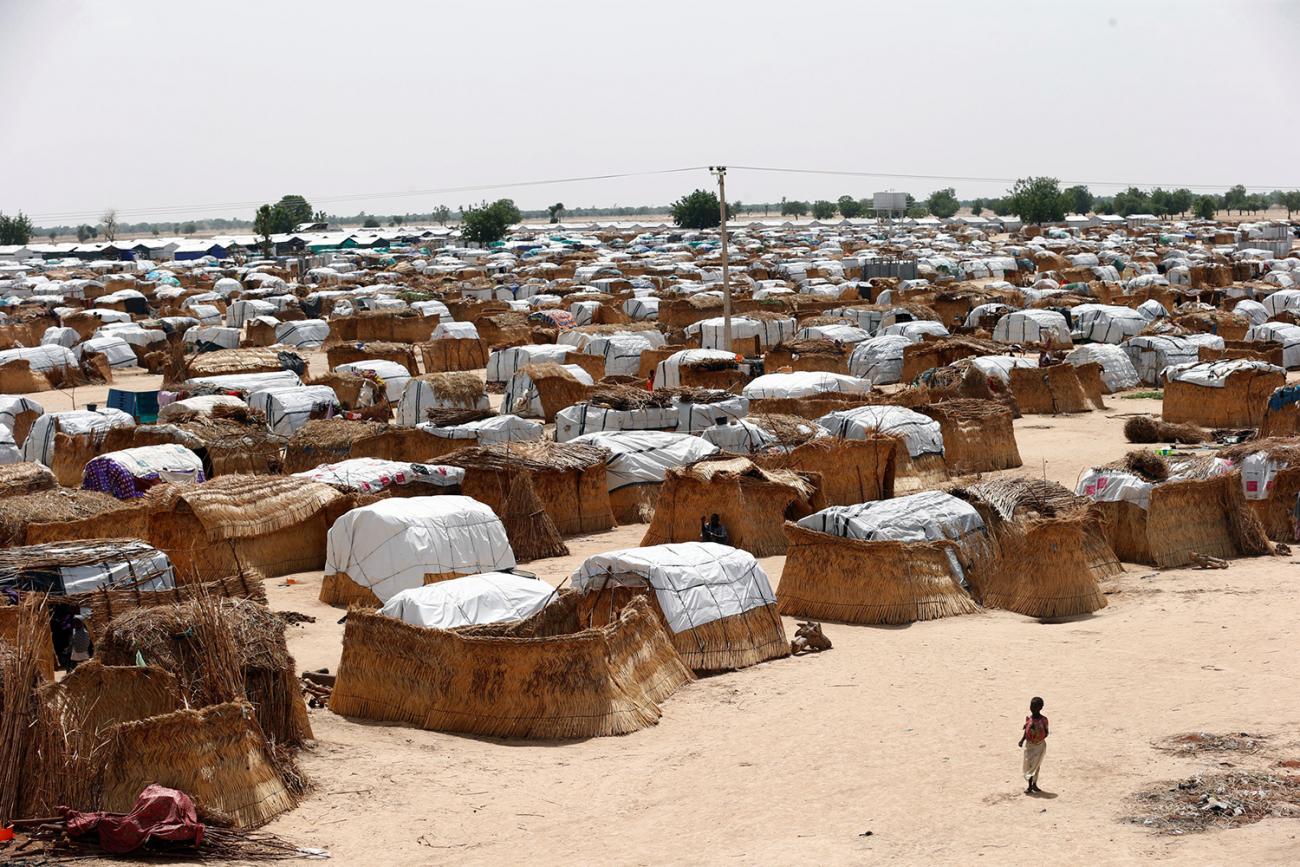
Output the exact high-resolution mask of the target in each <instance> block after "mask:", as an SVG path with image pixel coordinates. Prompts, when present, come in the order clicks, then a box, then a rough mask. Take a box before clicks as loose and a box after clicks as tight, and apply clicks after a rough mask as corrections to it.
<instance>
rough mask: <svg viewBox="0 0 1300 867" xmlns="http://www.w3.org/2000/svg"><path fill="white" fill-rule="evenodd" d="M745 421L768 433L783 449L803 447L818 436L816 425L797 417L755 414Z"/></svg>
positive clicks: (778, 414) (777, 414)
mask: <svg viewBox="0 0 1300 867" xmlns="http://www.w3.org/2000/svg"><path fill="white" fill-rule="evenodd" d="M746 420H747V421H749V422H751V423H753V424H755V425H757V426H758V427H760V428H762V429H763V430H765V431H767V432H768V433H770V434H771V435H772V436H774V437H775V438H776V440H777V444H778V445H781V446H785V447H791V446H799V445H803V444H804V443H806V442H809V441H810V440H812V439H814V438H815V437H816V436H817V434H818V425H817V424H816V423H814V422H812V421H810V420H809V419H806V418H800V417H799V416H797V415H783V414H781V413H757V414H754V415H750V416H749V417H748V418H747V419H746Z"/></svg>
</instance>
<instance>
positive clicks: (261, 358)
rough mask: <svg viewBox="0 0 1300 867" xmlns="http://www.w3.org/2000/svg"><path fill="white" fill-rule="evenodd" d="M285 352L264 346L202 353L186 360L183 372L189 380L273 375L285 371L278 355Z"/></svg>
mask: <svg viewBox="0 0 1300 867" xmlns="http://www.w3.org/2000/svg"><path fill="white" fill-rule="evenodd" d="M285 351H286V350H285V348H284V347H282V346H266V347H249V348H247V349H219V350H217V351H215V352H204V353H200V354H199V355H195V356H192V357H190V358H189V359H188V361H187V363H186V371H185V372H186V375H187V376H188V377H190V378H194V377H199V376H224V375H228V374H235V373H275V372H276V371H279V370H284V369H285V368H284V362H283V361H282V360H281V358H280V354H281V353H282V352H285ZM299 360H300V361H301V358H300V359H299Z"/></svg>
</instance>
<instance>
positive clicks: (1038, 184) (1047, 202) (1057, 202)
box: [1009, 177, 1065, 225]
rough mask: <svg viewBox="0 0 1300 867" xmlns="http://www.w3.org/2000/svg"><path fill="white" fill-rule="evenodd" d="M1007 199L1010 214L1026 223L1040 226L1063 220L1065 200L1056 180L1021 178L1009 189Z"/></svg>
mask: <svg viewBox="0 0 1300 867" xmlns="http://www.w3.org/2000/svg"><path fill="white" fill-rule="evenodd" d="M1009 198H1010V199H1011V212H1012V213H1013V214H1015V215H1016V216H1018V217H1019V218H1020V219H1021V220H1023V221H1024V222H1026V223H1035V224H1038V225H1042V224H1043V223H1058V222H1060V221H1061V220H1064V219H1065V200H1064V198H1063V197H1062V196H1061V187H1060V185H1059V184H1058V183H1057V181H1056V178H1048V177H1030V178H1021V179H1020V180H1018V181H1016V184H1015V186H1014V187H1012V188H1011V190H1010V192H1009Z"/></svg>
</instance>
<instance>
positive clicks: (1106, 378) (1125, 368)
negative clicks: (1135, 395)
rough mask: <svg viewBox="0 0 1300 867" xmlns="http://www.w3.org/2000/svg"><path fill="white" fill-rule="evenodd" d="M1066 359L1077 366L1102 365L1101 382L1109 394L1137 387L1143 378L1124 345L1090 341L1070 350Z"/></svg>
mask: <svg viewBox="0 0 1300 867" xmlns="http://www.w3.org/2000/svg"><path fill="white" fill-rule="evenodd" d="M1065 360H1066V361H1067V362H1069V363H1070V364H1073V365H1074V366H1075V367H1081V366H1083V365H1085V364H1099V365H1101V383H1102V385H1104V386H1105V387H1106V391H1107V393H1109V394H1114V393H1116V392H1118V391H1124V390H1125V389H1129V388H1137V386H1138V385H1140V384H1141V382H1142V380H1140V379H1138V374H1137V369H1136V368H1134V367H1133V362H1131V361H1129V358H1128V353H1126V352H1125V351H1124V349H1123V347H1120V346H1115V345H1113V344H1109V343H1090V344H1087V345H1086V346H1080V347H1077V348H1075V349H1072V350H1070V351H1069V352H1067V353H1066V354H1065Z"/></svg>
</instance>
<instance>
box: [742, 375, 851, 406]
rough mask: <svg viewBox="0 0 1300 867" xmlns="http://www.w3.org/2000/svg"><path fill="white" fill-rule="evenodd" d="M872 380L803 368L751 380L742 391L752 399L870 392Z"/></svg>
mask: <svg viewBox="0 0 1300 867" xmlns="http://www.w3.org/2000/svg"><path fill="white" fill-rule="evenodd" d="M870 391H871V383H869V382H866V381H864V380H862V379H859V378H857V377H855V376H846V375H844V374H842V373H824V372H812V371H803V372H798V373H768V374H764V375H763V376H760V377H757V378H756V379H752V380H750V381H749V382H748V383H746V384H745V387H744V388H743V389H742V390H741V394H742V395H744V396H745V397H747V398H749V399H750V400H767V399H781V398H800V397H811V396H813V395H819V394H866V393H869V392H870Z"/></svg>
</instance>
